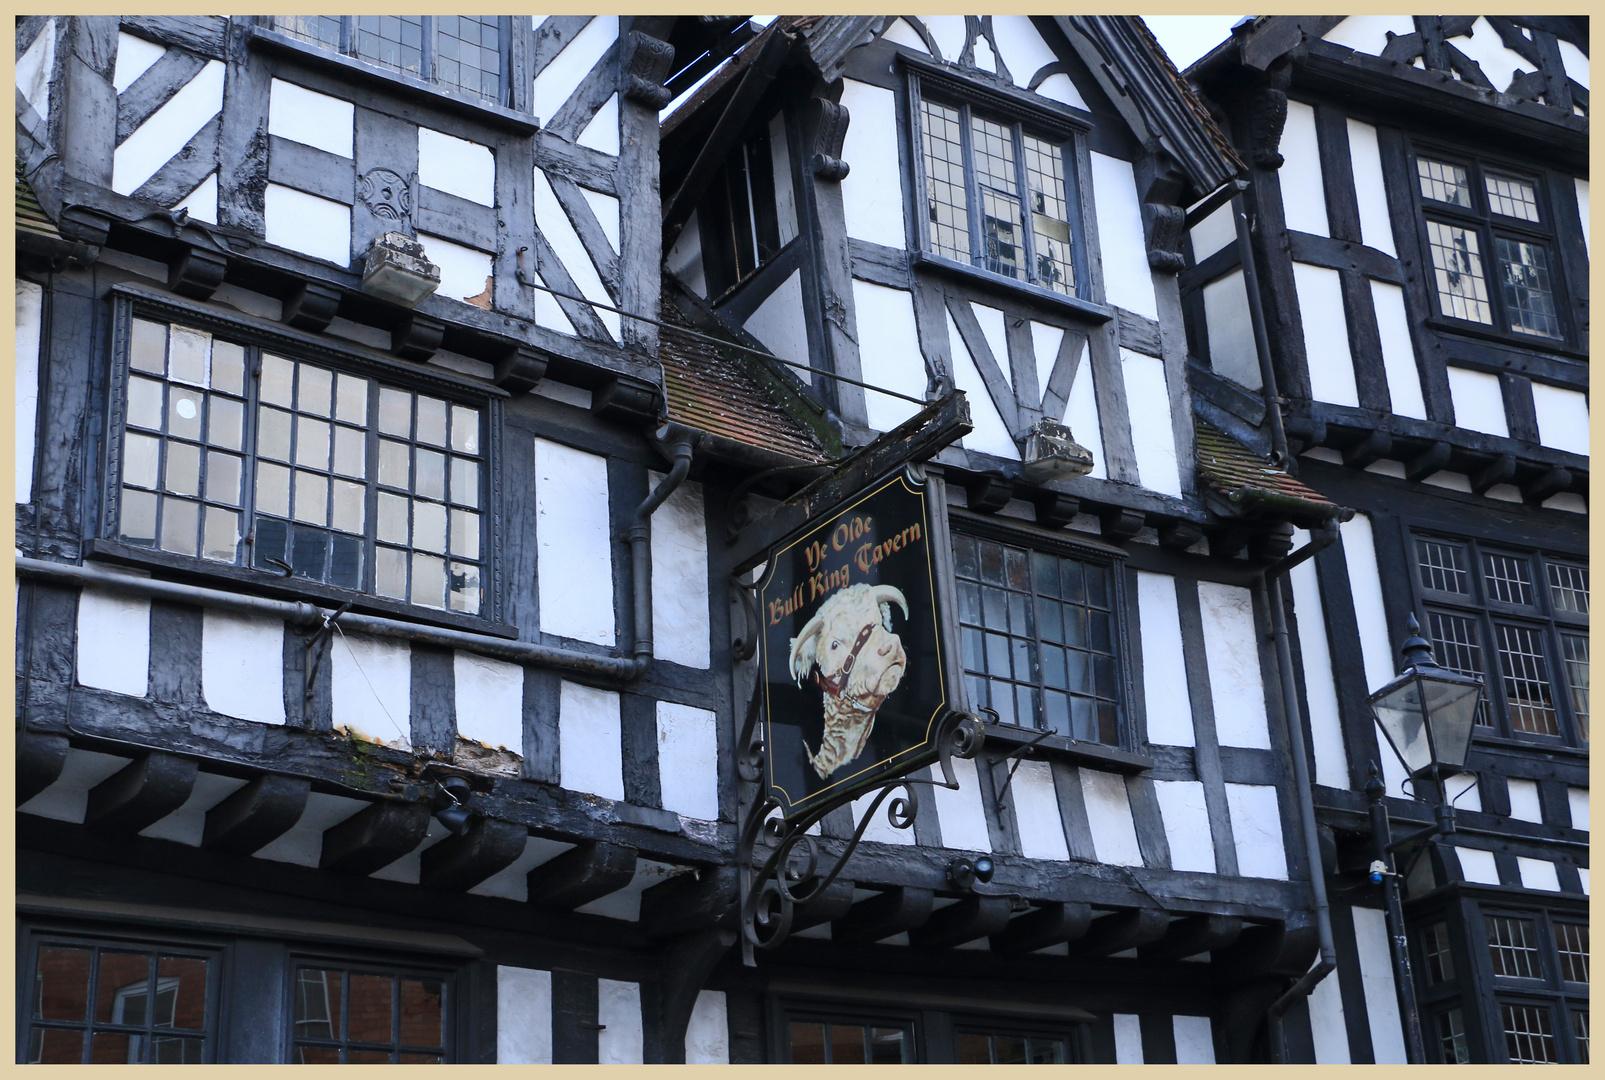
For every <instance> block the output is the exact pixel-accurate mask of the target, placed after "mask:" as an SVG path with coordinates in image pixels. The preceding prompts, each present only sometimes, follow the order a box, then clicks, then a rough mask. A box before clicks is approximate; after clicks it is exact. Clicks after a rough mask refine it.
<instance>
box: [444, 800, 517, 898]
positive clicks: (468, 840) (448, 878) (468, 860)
mask: <svg viewBox="0 0 1605 1080" xmlns="http://www.w3.org/2000/svg"><path fill="white" fill-rule="evenodd" d="M528 839H529V830H528V829H526V828H525V827H524V826H522V825H516V824H514V823H513V822H511V821H497V820H496V819H495V818H487V817H482V818H477V819H475V821H474V823H473V824H471V825H470V826H468V831H467V832H465V833H464V834H463V835H461V836H448V837H446V838H445V839H444V840H442V841H440V843H438V844H434V845H432V846H431V847H430V848H429V849H428V850H427V851H425V852H424V853H423V855H422V856H421V857H420V858H419V860H418V861H419V867H418V883H419V884H420V885H423V886H425V887H426V888H430V889H449V890H451V891H453V892H467V891H468V890H469V889H472V888H473V887H474V886H475V885H478V884H479V883H480V882H482V881H484V880H485V879H486V878H488V877H490V876H491V875H492V874H494V873H496V872H498V871H500V870H505V869H507V868H508V867H509V866H511V865H513V863H514V862H515V861H516V860H517V859H518V857H519V856H520V855H522V854H524V844H525V842H526V841H527V840H528Z"/></svg>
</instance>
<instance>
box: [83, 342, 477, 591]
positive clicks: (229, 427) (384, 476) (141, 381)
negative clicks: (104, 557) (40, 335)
mask: <svg viewBox="0 0 1605 1080" xmlns="http://www.w3.org/2000/svg"><path fill="white" fill-rule="evenodd" d="M127 336H128V345H127V371H126V378H125V383H124V389H123V401H124V407H123V413H122V416H121V418H120V419H121V420H122V424H121V432H120V439H121V442H120V454H119V455H118V456H119V460H120V463H121V467H120V475H119V476H118V478H117V481H118V482H117V485H116V487H115V489H114V498H113V499H112V505H113V507H114V508H115V512H114V518H115V521H114V524H113V525H112V529H111V535H112V537H113V538H114V539H116V540H120V541H122V542H123V543H125V544H128V545H130V546H134V547H143V548H149V549H153V550H156V551H161V552H166V553H169V554H172V555H181V556H190V557H195V558H199V559H203V560H208V561H211V562H215V563H219V564H225V565H234V566H241V567H251V568H253V569H255V570H258V571H262V572H264V573H268V574H272V575H274V576H287V577H292V578H296V579H302V580H306V581H311V582H317V583H320V584H323V585H330V586H335V587H337V588H340V589H347V590H353V591H355V592H361V593H369V594H374V595H377V596H381V597H385V598H389V599H394V600H399V601H403V602H406V603H411V604H416V605H420V606H423V607H431V608H439V609H443V610H450V611H456V612H462V613H464V614H469V615H477V614H480V612H481V609H482V607H483V594H482V587H481V579H482V576H483V575H482V568H483V566H484V563H485V553H484V545H483V538H482V534H483V532H484V529H483V528H482V525H483V519H484V513H485V499H486V495H485V492H486V490H487V484H486V479H487V474H486V465H487V463H486V459H485V454H484V450H483V439H484V434H483V431H484V427H485V415H484V413H485V410H484V408H483V405H482V403H468V402H464V401H454V400H448V399H447V398H445V397H443V396H440V395H438V394H433V393H425V392H420V391H417V390H413V389H409V388H406V387H402V386H396V385H392V384H390V383H388V382H385V381H382V380H380V379H377V378H374V377H371V376H369V375H364V374H357V373H354V372H350V371H341V370H335V369H334V368H333V367H331V366H328V365H326V364H323V363H314V362H312V361H307V360H300V359H296V358H293V357H288V356H284V355H280V354H279V353H277V352H275V351H272V350H269V349H263V348H260V347H256V346H247V345H244V344H241V343H239V342H235V341H229V340H228V339H227V338H226V337H224V336H220V335H214V334H213V333H211V332H209V331H206V330H201V329H196V328H193V327H187V326H183V325H180V324H177V323H171V324H169V323H162V322H156V321H153V320H150V319H145V318H139V317H135V318H132V319H131V320H130V322H129V332H128V335H127Z"/></svg>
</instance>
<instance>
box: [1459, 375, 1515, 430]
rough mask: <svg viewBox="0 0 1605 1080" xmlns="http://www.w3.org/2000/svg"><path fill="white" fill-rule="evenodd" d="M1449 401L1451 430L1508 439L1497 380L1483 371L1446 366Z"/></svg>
mask: <svg viewBox="0 0 1605 1080" xmlns="http://www.w3.org/2000/svg"><path fill="white" fill-rule="evenodd" d="M1446 370H1447V371H1448V373H1449V400H1450V401H1451V402H1452V403H1453V404H1454V409H1455V427H1461V428H1466V429H1467V430H1469V431H1485V432H1487V433H1488V434H1490V435H1499V436H1509V434H1510V428H1509V427H1507V426H1506V424H1505V396H1504V394H1503V393H1502V392H1501V391H1500V388H1499V376H1497V375H1495V374H1493V373H1492V372H1487V371H1472V370H1471V369H1469V368H1458V367H1453V366H1450V367H1449V368H1447V369H1446Z"/></svg>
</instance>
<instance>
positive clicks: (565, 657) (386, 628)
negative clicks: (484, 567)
mask: <svg viewBox="0 0 1605 1080" xmlns="http://www.w3.org/2000/svg"><path fill="white" fill-rule="evenodd" d="M657 439H658V441H659V442H660V443H666V444H667V449H668V451H669V453H670V454H671V455H672V457H673V466H672V467H671V468H670V469H669V472H668V475H666V476H665V477H664V478H663V480H662V481H660V482H659V484H658V486H657V487H656V488H654V489H653V490H652V492H651V494H649V495H648V496H647V497H646V499H645V500H644V501H643V502H642V503H641V505H640V506H638V507H636V510H635V520H634V523H633V524H632V526H631V528H630V530H629V532H628V534H627V538H628V540H629V543H630V562H631V569H632V573H631V587H632V588H631V591H632V593H633V597H632V600H633V610H634V613H635V634H634V640H633V642H632V644H631V648H630V652H629V654H628V655H618V654H615V655H612V656H597V655H595V654H593V653H586V652H580V651H578V650H576V649H565V648H561V647H558V646H553V645H542V644H539V643H538V642H531V641H508V640H507V639H506V638H499V637H494V636H492V635H490V634H477V633H474V632H473V631H470V630H454V629H451V628H449V627H440V626H426V625H423V624H421V623H415V622H407V621H405V620H403V619H390V618H386V617H384V616H382V615H367V614H363V613H362V612H356V611H346V612H338V611H336V610H335V609H332V608H321V607H318V606H317V605H314V604H308V603H306V602H304V601H295V600H274V599H271V598H269V597H265V596H252V595H249V594H247V593H237V592H229V591H226V590H223V589H212V588H207V587H206V586H202V585H190V584H187V583H185V582H179V581H162V580H160V579H157V578H147V577H136V576H133V575H130V574H124V573H118V572H116V571H113V570H108V569H103V568H101V567H97V566H92V565H79V564H76V563H63V562H53V561H51V560H48V559H34V558H29V557H27V556H22V555H19V556H17V561H16V566H17V576H18V577H19V578H31V579H33V580H36V581H54V582H60V583H63V584H69V585H77V586H79V587H80V588H82V587H93V588H97V589H105V590H107V591H109V592H118V593H123V594H126V595H133V596H143V597H149V598H151V599H156V600H169V601H172V602H174V603H180V604H193V605H196V606H199V607H205V608H213V609H216V610H221V611H233V612H238V613H240V614H242V615H257V616H265V617H268V618H273V619H281V620H283V621H285V622H288V623H290V624H292V625H294V626H297V627H301V628H304V629H310V628H313V627H317V626H323V625H333V624H336V623H337V624H338V625H339V627H340V628H341V629H342V630H349V631H351V632H352V633H359V634H369V635H372V636H374V637H384V638H399V639H401V640H404V641H417V642H423V643H424V644H428V645H438V646H441V647H444V648H450V649H463V650H465V651H467V652H472V653H476V654H479V655H481V656H493V657H496V658H498V659H502V660H511V661H513V662H514V663H520V664H532V665H534V666H537V667H544V668H551V669H554V670H557V671H566V672H571V673H573V674H575V675H582V676H589V677H591V678H594V679H601V680H605V681H608V682H618V683H628V682H633V681H634V680H636V679H638V678H640V677H641V676H642V675H644V674H646V671H647V669H648V668H649V667H651V665H652V547H651V538H652V529H651V518H652V514H653V512H654V511H656V510H657V508H658V507H659V506H662V505H663V502H664V500H666V499H667V498H668V497H669V496H670V495H671V494H673V493H674V490H675V488H677V487H679V486H680V484H681V483H682V482H684V480H685V478H686V474H687V473H688V472H689V471H690V469H691V455H692V451H693V450H694V449H695V447H696V433H695V432H692V431H690V430H689V429H687V428H683V427H681V426H680V425H678V424H665V425H663V427H661V428H659V429H658V432H657Z"/></svg>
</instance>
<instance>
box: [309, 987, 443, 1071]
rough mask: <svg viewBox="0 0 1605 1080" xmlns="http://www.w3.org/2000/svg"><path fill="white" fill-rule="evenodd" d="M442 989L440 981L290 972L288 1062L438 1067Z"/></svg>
mask: <svg viewBox="0 0 1605 1080" xmlns="http://www.w3.org/2000/svg"><path fill="white" fill-rule="evenodd" d="M449 989H450V987H449V983H448V980H447V979H446V978H445V976H443V975H434V974H428V973H417V972H407V971H384V970H380V971H374V970H361V969H357V968H344V967H333V966H326V965H318V966H315V967H314V966H298V967H297V968H296V970H295V983H294V1012H293V1017H292V1020H291V1035H290V1060H291V1061H292V1062H293V1063H295V1064H298V1065H339V1064H352V1065H358V1064H368V1065H386V1064H399V1065H438V1064H441V1063H443V1062H445V1061H446V1060H448V1057H447V1053H448V1051H447V1047H448V1032H449V1030H450V1029H449V1021H450V1007H451V1001H450V997H449Z"/></svg>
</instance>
